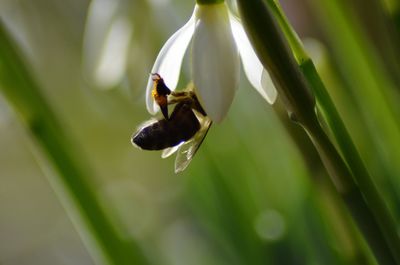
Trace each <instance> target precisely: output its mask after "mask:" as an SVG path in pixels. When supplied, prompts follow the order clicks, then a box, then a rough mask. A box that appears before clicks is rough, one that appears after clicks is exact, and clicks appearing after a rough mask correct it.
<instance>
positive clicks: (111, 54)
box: [95, 17, 132, 88]
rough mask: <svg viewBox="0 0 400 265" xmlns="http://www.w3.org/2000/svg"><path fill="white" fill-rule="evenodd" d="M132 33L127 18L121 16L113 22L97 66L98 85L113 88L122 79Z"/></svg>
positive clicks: (96, 77) (96, 78)
mask: <svg viewBox="0 0 400 265" xmlns="http://www.w3.org/2000/svg"><path fill="white" fill-rule="evenodd" d="M131 34H132V27H131V23H129V21H128V19H127V18H124V17H121V18H118V19H116V20H115V21H114V22H113V23H112V25H111V27H110V31H109V32H108V36H107V39H106V40H105V43H104V46H103V49H102V53H101V56H100V60H99V64H98V65H97V67H96V72H95V80H96V83H97V86H98V87H100V88H112V87H114V86H116V85H117V84H118V83H119V82H120V81H121V80H122V78H123V75H124V73H125V69H126V63H127V58H128V50H129V42H130V39H131Z"/></svg>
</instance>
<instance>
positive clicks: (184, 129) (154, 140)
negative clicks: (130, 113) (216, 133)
mask: <svg viewBox="0 0 400 265" xmlns="http://www.w3.org/2000/svg"><path fill="white" fill-rule="evenodd" d="M199 129H200V123H199V121H198V119H197V117H196V115H194V113H193V111H192V110H191V109H190V107H189V106H187V105H185V104H182V105H180V104H178V105H177V106H176V107H175V109H174V111H173V113H172V114H171V117H170V120H165V119H163V120H159V121H157V122H154V123H152V124H150V125H149V126H147V127H144V128H142V129H141V130H139V131H138V132H137V133H136V134H135V135H134V136H133V137H132V143H134V144H136V145H137V146H138V147H140V148H142V149H145V150H162V149H165V148H168V147H172V146H176V145H178V144H180V143H181V142H185V141H188V140H189V139H190V138H192V137H193V136H194V135H195V134H196V132H197V131H198V130H199Z"/></svg>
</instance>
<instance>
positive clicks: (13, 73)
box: [0, 21, 147, 265]
mask: <svg viewBox="0 0 400 265" xmlns="http://www.w3.org/2000/svg"><path fill="white" fill-rule="evenodd" d="M0 91H1V92H2V93H3V94H4V96H5V97H6V99H7V100H8V101H9V103H10V104H11V106H12V107H13V108H14V110H15V111H16V112H17V113H18V114H19V118H20V119H21V121H22V122H23V124H24V125H25V127H26V128H27V130H28V131H29V132H30V133H31V134H32V135H33V137H34V138H35V140H36V141H37V143H38V145H39V146H40V147H41V150H42V151H43V152H44V153H45V154H46V155H47V157H48V159H49V160H50V161H51V162H52V164H53V165H54V167H55V169H57V171H58V177H59V178H60V179H61V183H62V184H63V186H62V187H63V188H64V189H65V191H66V193H67V194H69V195H70V197H71V198H72V201H73V202H74V206H75V207H76V209H77V210H78V211H77V212H79V213H80V217H81V218H82V220H83V221H84V223H85V224H86V225H87V227H86V228H87V229H88V230H89V231H90V233H84V235H85V234H89V235H91V236H92V237H93V239H94V240H95V242H97V246H98V250H99V252H100V253H101V254H103V256H104V258H106V259H107V262H108V264H113V265H124V264H126V265H128V264H147V262H146V260H145V259H144V257H143V255H142V253H141V251H140V249H139V247H138V246H136V245H135V244H132V243H131V242H128V241H127V240H125V239H123V238H122V237H121V236H120V235H119V234H118V233H117V229H116V228H115V227H113V225H112V224H111V222H110V220H109V219H108V218H107V216H106V214H105V213H104V211H103V209H102V208H101V206H100V203H99V200H98V198H97V197H96V194H95V191H94V190H93V189H92V185H91V184H90V181H89V176H91V172H90V171H89V170H88V168H87V166H84V165H83V163H82V160H84V159H82V153H81V152H79V150H78V149H75V148H74V147H75V146H74V145H73V144H72V141H71V139H70V138H69V137H68V134H66V133H65V132H64V130H63V128H62V126H61V123H60V122H59V120H58V119H57V117H56V116H55V114H54V111H53V110H52V108H51V106H50V105H49V104H48V102H47V101H46V99H45V97H44V96H43V95H42V92H41V89H40V88H39V86H38V85H37V83H36V81H35V80H34V78H33V77H32V76H31V74H30V73H29V69H28V68H27V67H26V66H25V63H24V60H23V59H22V58H21V53H20V51H19V50H18V48H17V46H16V44H15V43H14V42H13V41H12V39H11V37H10V36H9V34H8V33H7V32H6V29H5V27H4V25H3V23H2V22H1V21H0ZM21 185H23V184H22V183H21ZM62 194H64V193H62ZM60 199H65V198H63V196H62V195H60Z"/></svg>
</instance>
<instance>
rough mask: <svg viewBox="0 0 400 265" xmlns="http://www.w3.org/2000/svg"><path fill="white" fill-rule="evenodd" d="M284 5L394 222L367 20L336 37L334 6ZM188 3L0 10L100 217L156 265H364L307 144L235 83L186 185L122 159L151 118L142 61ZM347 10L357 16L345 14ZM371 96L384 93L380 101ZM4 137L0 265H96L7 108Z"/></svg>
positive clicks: (387, 145)
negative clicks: (83, 171) (82, 166)
mask: <svg viewBox="0 0 400 265" xmlns="http://www.w3.org/2000/svg"><path fill="white" fill-rule="evenodd" d="M333 2H336V1H333ZM337 2H341V1H337ZM281 3H282V5H283V7H284V9H285V11H286V12H287V15H288V16H289V19H290V20H291V22H292V23H293V25H294V27H295V29H296V30H297V32H298V33H299V34H300V36H302V37H313V38H314V39H312V40H311V39H309V40H308V41H306V47H307V48H309V49H310V51H311V54H312V55H314V54H315V56H316V63H317V66H318V67H319V70H320V73H321V76H322V77H323V78H324V80H325V82H326V84H327V86H328V88H330V89H331V91H330V92H331V94H332V96H333V98H334V100H335V103H336V104H337V106H338V108H339V111H340V113H341V114H342V117H343V118H344V121H345V123H346V125H347V126H348V128H349V130H350V133H351V135H352V136H353V139H354V140H355V143H356V145H357V147H358V149H359V150H360V152H361V155H362V157H363V159H364V160H365V162H366V164H367V166H368V169H369V170H370V172H371V173H372V175H373V176H375V181H376V182H377V184H378V187H379V189H380V191H381V192H382V194H383V196H384V198H385V199H386V201H387V202H388V204H389V206H390V208H391V210H392V212H393V214H394V215H395V217H396V220H397V221H398V220H399V218H398V216H399V210H400V204H399V200H400V199H399V198H400V179H399V178H398V173H399V172H400V170H399V168H400V164H399V163H398V160H397V158H399V157H400V156H398V155H399V153H400V151H399V150H398V149H399V145H398V143H399V141H400V137H398V136H399V133H398V127H396V126H399V124H398V117H399V116H397V113H399V112H398V110H399V106H398V105H397V104H396V102H397V103H398V102H399V101H396V100H397V99H398V98H397V96H398V92H399V89H398V88H399V86H398V83H397V80H396V78H395V76H396V74H393V75H392V76H391V75H390V73H391V72H390V71H387V70H386V68H385V65H386V64H385V63H386V62H387V61H385V55H382V54H381V53H380V52H379V51H380V49H379V48H377V47H378V46H374V44H375V42H374V38H373V36H374V35H373V34H371V33H370V32H368V30H366V29H367V27H366V24H363V20H362V16H359V17H356V18H354V19H357V23H356V24H357V25H358V29H359V33H360V35H355V34H354V32H351V33H349V34H350V35H349V36H348V37H347V38H346V35H343V38H342V36H341V37H340V38H339V37H337V36H339V35H337V33H338V32H339V31H340V30H342V29H341V26H343V29H344V30H345V29H346V28H347V25H345V24H343V25H338V24H335V26H332V25H330V24H329V23H328V22H327V21H328V20H329V18H331V17H330V16H335V17H337V14H336V13H334V7H329V1H328V0H326V1H321V2H318V1H312V0H309V1H296V0H291V1H289V0H286V1H281ZM342 3H343V1H342ZM193 5H194V2H193V1H183V0H131V1H128V0H120V1H111V0H110V1H106V0H94V1H91V2H90V1H82V0H69V1H61V0H38V1H28V0H1V1H0V19H1V22H3V23H4V24H5V25H6V28H7V29H8V30H9V31H10V32H11V33H12V36H13V38H14V39H15V40H16V43H17V44H18V45H19V47H20V49H21V50H22V52H23V54H24V59H25V62H26V63H27V65H28V66H29V67H30V70H31V73H32V75H33V76H34V77H35V79H36V80H37V82H38V84H39V85H40V88H41V89H42V92H43V94H44V95H45V97H46V99H47V100H48V102H49V103H50V105H51V107H52V108H53V109H54V111H55V113H56V115H57V117H58V120H59V122H60V123H61V124H62V125H63V127H64V129H65V133H66V134H68V135H70V136H71V138H72V139H73V140H74V142H75V143H76V145H77V150H79V152H78V154H77V155H78V158H77V159H78V160H80V159H81V158H80V156H82V161H84V163H88V164H89V167H91V168H92V169H93V171H92V172H94V174H93V175H91V176H89V177H90V179H89V181H90V184H91V186H92V188H93V189H94V190H95V192H96V194H97V195H98V196H99V198H100V202H101V207H102V208H103V209H104V210H105V211H106V213H107V216H108V217H109V218H110V219H111V222H112V223H113V224H114V225H115V227H116V228H117V232H118V233H120V235H121V237H122V238H126V239H129V240H134V241H136V242H137V244H138V246H139V247H140V249H141V250H142V251H143V253H144V255H145V256H146V257H147V259H148V260H149V262H150V264H171V265H197V264H237V265H239V264H324V265H325V264H374V260H373V258H372V257H371V254H370V253H369V250H368V249H367V247H366V245H365V243H364V242H363V240H362V239H361V236H360V235H359V233H358V231H357V230H356V229H355V227H354V225H353V223H352V221H351V220H350V218H349V216H348V213H347V212H346V211H345V209H344V208H343V205H342V202H341V201H340V198H338V197H337V195H336V191H334V189H333V188H332V184H331V183H330V180H329V178H328V177H327V175H326V172H325V170H324V169H323V167H322V166H321V164H320V161H319V159H318V157H317V156H316V154H315V152H314V150H313V149H312V148H310V144H309V142H308V141H309V140H308V139H307V137H305V136H304V133H303V132H302V131H301V130H299V128H297V127H296V126H294V125H292V124H290V123H289V121H287V118H286V114H282V113H281V111H280V110H279V108H278V107H274V108H273V107H271V106H270V105H268V104H267V103H266V102H265V101H264V100H263V99H262V98H261V97H260V96H259V95H258V93H257V92H256V91H255V90H254V89H252V88H251V87H250V85H249V83H248V82H247V80H246V77H245V76H244V75H242V78H241V85H240V90H239V91H238V93H237V95H236V97H235V100H234V102H233V104H232V108H231V109H230V111H229V114H228V117H227V118H226V120H225V121H224V122H223V123H222V124H218V125H214V126H212V128H211V130H210V131H209V133H208V135H207V138H206V140H205V141H204V143H203V145H202V147H201V148H200V150H199V152H198V153H197V154H196V156H195V158H194V159H193V161H192V162H191V164H190V166H189V167H188V168H187V170H186V171H185V172H183V173H182V174H178V175H175V174H174V173H173V163H174V159H173V157H172V158H168V159H161V157H160V153H159V152H146V151H140V150H139V149H136V148H134V147H132V145H131V144H130V137H131V134H132V133H133V132H134V131H135V130H136V128H137V126H138V125H139V124H140V123H141V122H143V121H145V120H147V119H149V118H150V115H149V114H148V113H147V111H146V108H145V100H144V88H145V85H146V82H147V78H148V74H149V71H150V69H151V67H152V63H153V62H154V59H155V57H156V55H157V53H158V51H159V49H160V47H161V46H162V44H163V42H164V41H165V40H166V39H167V38H168V37H169V36H170V35H171V34H172V33H173V32H174V31H175V30H176V29H177V28H179V27H180V26H181V25H183V24H184V23H185V21H186V20H187V19H188V18H189V16H190V15H191V13H192V9H193ZM393 6H394V8H396V7H397V5H393ZM342 8H343V9H341V10H340V11H338V12H342V11H343V12H355V11H354V9H353V8H354V7H351V6H350V5H349V4H348V6H346V5H345V4H342ZM324 12H325V13H324ZM385 12H387V11H386V9H385ZM385 14H386V13H385ZM387 14H389V12H388V13H387ZM391 14H392V13H391ZM393 14H395V13H393ZM342 22H343V21H342ZM343 23H344V22H343ZM396 34H397V31H396ZM333 35H334V36H335V37H334V38H332V36H333ZM389 35H390V34H389ZM360 36H361V37H360ZM390 36H391V35H390ZM330 37H331V38H330ZM353 37H354V38H355V40H352V38H353ZM364 38H365V39H364ZM315 39H318V40H319V41H316V40H315ZM341 41H343V42H344V43H342V42H341ZM365 41H367V42H369V43H370V44H371V45H370V46H368V47H367V48H365V47H364V46H363V43H365ZM360 43H361V44H360ZM352 44H354V45H355V46H354V45H353V46H351V45H352ZM383 45H386V44H383ZM352 49H353V50H352ZM363 49H364V50H363ZM365 49H367V50H365ZM358 50H361V51H363V52H362V53H361V57H360V58H358V60H359V61H354V62H353V63H354V66H353V65H352V64H351V60H353V59H352V57H351V56H352V55H354V54H355V53H354V51H358ZM365 52H367V54H368V56H367V57H368V58H367V59H368V60H369V61H368V62H369V63H370V61H371V59H370V58H373V60H375V61H374V62H376V61H378V62H379V64H378V66H376V65H374V66H371V68H372V70H370V69H369V70H368V69H367V70H363V67H364V66H363V65H364V61H362V58H363V57H362V55H363V54H364V55H365ZM328 54H330V56H331V57H329V56H328ZM349 54H350V55H351V56H349ZM354 56H355V55H354ZM397 59H398V58H397ZM397 59H396V57H395V59H393V62H391V63H393V65H397V64H398V62H397ZM368 62H367V63H368ZM367 63H366V64H367ZM186 64H187V62H186ZM388 64H389V63H388ZM368 65H369V64H368ZM368 65H367V66H365V67H367V68H368V67H369V66H368ZM358 67H360V68H361V70H357V69H358ZM374 67H375V68H376V67H378V68H379V69H381V71H382V72H383V74H380V73H377V75H379V74H380V77H379V78H381V79H379V78H377V79H378V80H381V81H382V79H384V80H386V81H387V80H390V81H387V82H386V81H385V82H386V83H385V84H387V83H388V82H390V84H391V85H388V86H385V89H387V91H386V90H385V91H383V92H382V91H380V92H376V91H375V90H374V89H375V88H374V87H372V88H371V89H369V88H366V87H365V84H367V85H369V84H370V83H368V80H369V79H371V78H373V77H370V76H369V75H367V73H369V72H368V71H373V70H374V69H375V68H374ZM389 67H390V69H394V70H393V72H394V73H396V71H397V68H396V67H395V66H393V67H391V66H390V65H389V66H388V68H389ZM187 69H188V67H184V69H183V76H182V78H181V79H182V80H181V83H180V84H181V86H184V85H185V83H186V82H187V80H188V76H189V71H188V70H187ZM356 70H357V71H358V72H357V71H356ZM351 71H354V72H355V73H353V72H351ZM356 74H358V75H356ZM382 76H383V77H382ZM355 78H356V79H355ZM371 82H372V81H371ZM382 82H384V81H382ZM379 84H382V83H378V85H377V86H378V87H379ZM371 86H372V85H371ZM388 87H389V88H388ZM391 87H394V89H392V90H391ZM361 89H363V90H361ZM360 90H361V92H360ZM365 91H375V92H376V93H378V94H379V93H383V96H382V100H381V101H379V100H377V99H376V95H375V94H373V92H371V93H372V94H365V95H364V94H363V93H364V92H365ZM365 93H366V92H365ZM364 97H365V98H364ZM369 100H372V101H373V102H375V103H376V104H375V105H371V104H370V103H369V102H371V101H369ZM385 108H388V109H389V110H386V109H385ZM387 111H389V112H390V111H392V112H391V114H390V115H392V116H391V117H392V118H390V117H388V116H387V115H386V113H387ZM277 113H281V114H279V115H277ZM385 115H386V116H385ZM381 117H384V118H381ZM389 118H390V119H389ZM385 119H387V120H385ZM282 121H283V122H282ZM380 124H383V125H382V126H381V125H380ZM385 126H387V127H385ZM391 126H392V127H394V128H395V129H394V131H393V130H392V129H391V128H392V127H391ZM0 135H1V137H0V147H1V151H0V175H1V178H0V238H1V240H0V264H1V265H24V264H29V265H35V264H38V265H39V264H40V265H46V264H102V261H101V256H100V255H98V253H97V252H96V250H95V249H94V248H92V247H90V246H91V245H92V242H91V239H90V237H89V236H88V235H87V233H89V232H87V231H86V232H85V229H84V228H82V224H81V222H80V221H79V218H78V217H77V215H76V213H75V211H74V207H73V205H72V204H71V202H70V201H69V200H68V198H67V197H66V196H65V194H64V192H63V189H62V186H61V185H60V183H59V181H58V178H57V176H56V175H57V172H56V171H54V170H53V169H52V166H51V164H50V163H49V162H48V160H47V158H46V157H45V156H43V154H42V153H41V152H40V149H39V148H38V145H37V144H36V142H35V141H34V139H33V138H32V137H31V136H30V134H29V133H28V132H27V131H26V130H25V128H24V127H22V126H21V124H20V122H19V121H18V116H17V115H16V114H15V112H14V111H13V110H12V108H11V106H10V105H8V104H7V102H6V100H5V98H3V97H1V96H0ZM388 135H389V136H388ZM293 136H294V137H295V139H298V140H297V142H296V141H294V140H293ZM67 213H68V215H67ZM77 227H78V229H76V228H77ZM79 227H81V228H80V229H79ZM78 231H79V233H78ZM399 231H400V229H399Z"/></svg>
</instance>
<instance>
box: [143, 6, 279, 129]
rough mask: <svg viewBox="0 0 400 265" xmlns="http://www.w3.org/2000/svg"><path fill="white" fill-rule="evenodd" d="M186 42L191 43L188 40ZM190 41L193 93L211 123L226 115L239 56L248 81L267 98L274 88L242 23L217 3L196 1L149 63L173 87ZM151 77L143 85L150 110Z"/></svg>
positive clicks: (271, 97) (236, 81) (272, 95)
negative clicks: (181, 24)
mask: <svg viewBox="0 0 400 265" xmlns="http://www.w3.org/2000/svg"><path fill="white" fill-rule="evenodd" d="M189 44H191V45H189ZM189 46H191V56H192V57H191V71H192V78H191V79H192V80H193V83H194V86H195V88H196V94H197V96H198V98H199V100H200V102H201V104H202V106H203V108H204V109H205V111H206V112H207V115H208V116H209V117H210V118H211V119H212V120H213V121H215V122H220V121H222V120H223V118H224V117H225V116H226V113H227V112H228V109H229V107H230V105H231V103H232V100H233V97H234V95H235V92H236V90H237V88H238V86H239V74H240V59H241V61H242V64H243V68H244V71H245V73H246V76H247V78H248V80H249V81H250V83H251V85H252V86H253V87H254V88H256V90H257V91H258V92H259V93H260V94H261V95H262V97H263V98H265V99H266V100H267V101H268V102H269V103H271V104H272V103H273V102H274V101H275V99H276V97H277V92H276V90H275V88H274V86H273V85H272V81H271V79H270V77H269V75H268V73H267V71H266V70H265V69H264V68H263V66H262V64H261V62H260V61H259V59H258V58H257V56H256V54H255V52H254V50H253V48H252V46H251V44H250V42H249V40H248V38H247V35H246V33H245V31H244V29H243V26H242V24H241V22H240V21H239V20H238V19H237V18H236V17H234V16H233V15H232V14H231V13H230V12H229V10H228V7H227V5H226V4H225V3H224V2H223V1H222V2H220V3H210V4H196V6H195V8H194V12H193V15H192V16H191V18H190V19H189V21H188V22H187V23H186V24H185V25H184V26H183V27H182V28H180V29H179V30H178V31H177V32H175V33H174V34H173V35H172V36H171V37H170V38H169V39H168V40H167V42H166V43H165V44H164V46H163V47H162V49H161V51H160V53H159V54H158V56H157V59H156V61H155V63H154V66H153V68H152V71H151V72H152V73H158V74H160V75H161V76H162V77H163V79H164V82H165V83H166V85H167V86H168V87H169V88H170V89H171V90H175V88H176V85H177V83H178V80H179V74H180V70H181V65H182V60H183V57H184V55H185V52H186V50H187V48H188V47H189ZM152 88H153V80H152V78H151V77H150V78H149V80H148V84H147V88H146V105H147V109H148V111H149V112H150V113H151V114H155V113H156V112H158V111H159V107H158V105H157V104H156V102H154V99H153V97H152V94H151V92H152Z"/></svg>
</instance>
